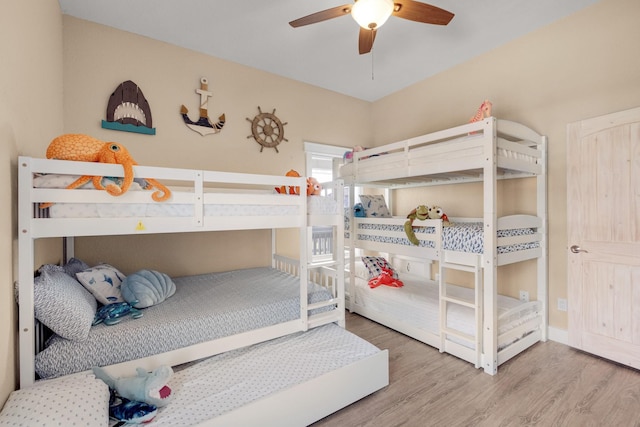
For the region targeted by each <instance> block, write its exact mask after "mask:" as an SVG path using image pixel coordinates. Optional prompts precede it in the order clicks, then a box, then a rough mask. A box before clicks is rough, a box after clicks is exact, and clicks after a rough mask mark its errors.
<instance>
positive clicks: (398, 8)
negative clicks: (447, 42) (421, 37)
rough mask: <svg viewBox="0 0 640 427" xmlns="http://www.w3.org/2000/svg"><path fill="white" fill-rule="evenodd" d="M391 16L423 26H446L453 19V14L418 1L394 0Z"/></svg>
mask: <svg viewBox="0 0 640 427" xmlns="http://www.w3.org/2000/svg"><path fill="white" fill-rule="evenodd" d="M393 16H397V17H398V18H403V19H408V20H409V21H416V22H423V23H425V24H435V25H447V24H448V23H449V22H450V21H451V20H452V19H453V17H454V14H453V13H451V12H449V11H446V10H444V9H440V8H439V7H435V6H431V5H430V4H426V3H420V2H418V1H413V0H395V1H394V8H393Z"/></svg>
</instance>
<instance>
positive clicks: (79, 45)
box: [64, 16, 372, 275]
mask: <svg viewBox="0 0 640 427" xmlns="http://www.w3.org/2000/svg"><path fill="white" fill-rule="evenodd" d="M64 66H65V69H64V82H65V86H64V91H65V103H64V116H65V131H66V132H81V133H87V134H90V135H93V136H95V137H97V138H100V139H104V140H115V141H118V142H121V143H123V144H125V145H126V146H127V148H128V149H129V151H131V153H132V155H133V157H134V158H135V159H136V160H137V162H138V163H140V164H145V165H154V166H171V167H184V168H202V169H209V170H223V171H234V172H255V173H265V174H278V175H279V174H282V175H284V174H285V172H287V171H288V170H289V169H292V168H293V169H296V170H298V171H299V172H300V173H304V165H305V159H304V152H303V141H313V142H321V143H328V144H335V145H342V146H346V147H350V146H353V145H355V144H364V143H367V142H370V141H371V138H372V137H371V131H370V111H371V107H370V104H369V103H368V102H364V101H360V100H356V99H355V98H349V97H345V96H343V95H339V94H337V93H334V92H330V91H326V90H323V89H319V88H316V87H313V86H309V85H306V84H303V83H298V82H294V81H292V80H288V79H285V78H282V77H278V76H275V75H272V74H269V73H265V72H262V71H259V70H256V69H253V68H249V67H245V66H242V65H238V64H234V63H231V62H228V61H224V60H221V59H218V58H213V57H211V56H207V55H203V54H200V53H196V52H193V51H190V50H187V49H183V48H179V47H176V46H172V45H169V44H165V43H162V42H159V41H155V40H151V39H148V38H145V37H140V36H137V35H134V34H131V33H127V32H123V31H118V30H115V29H112V28H109V27H105V26H102V25H97V24H94V23H90V22H87V21H83V20H79V19H76V18H72V17H68V16H65V17H64ZM201 77H207V78H208V80H209V91H211V92H213V97H212V98H210V99H209V105H208V107H209V116H210V117H211V118H212V119H213V120H217V117H218V116H219V115H220V114H222V113H225V115H226V119H227V122H226V124H225V126H224V128H223V129H222V131H221V132H220V133H219V134H216V135H208V136H206V137H203V136H201V135H199V134H198V133H195V132H193V131H191V130H190V129H188V128H187V127H186V126H185V124H184V122H183V121H182V117H181V116H180V114H179V111H180V105H181V104H185V106H187V108H189V111H190V116H191V118H192V119H196V117H197V112H198V109H197V108H198V106H199V102H200V96H199V95H197V94H196V93H195V90H196V89H197V88H199V87H200V86H199V85H200V78H201ZM125 80H132V81H133V82H135V83H136V84H138V86H139V87H140V88H141V89H142V91H143V92H144V95H145V97H146V98H147V100H148V101H149V103H150V105H151V111H152V116H153V123H154V127H156V130H157V134H156V135H155V136H148V135H140V134H133V133H127V132H117V131H112V130H105V129H102V128H101V127H100V121H101V120H102V119H104V118H105V111H106V107H107V101H108V98H109V95H110V94H111V92H112V91H113V90H114V89H115V88H116V86H118V84H120V83H121V82H123V81H125ZM258 107H261V108H262V111H264V112H272V111H273V109H275V110H276V115H277V116H278V117H279V118H280V120H281V121H282V122H283V123H284V122H286V123H287V124H286V125H285V126H284V137H285V138H286V139H288V141H286V142H282V143H281V144H280V146H279V147H278V149H279V153H277V152H276V151H275V150H273V149H266V148H265V149H264V151H263V152H262V153H261V152H260V146H259V145H258V144H257V143H256V142H255V141H254V140H253V139H252V138H251V139H248V138H247V136H248V135H250V134H251V124H250V123H249V122H248V121H247V120H246V119H247V118H253V117H254V116H255V115H256V114H258ZM78 240H79V241H78V245H77V252H78V255H79V256H80V257H82V258H84V259H86V260H87V262H89V263H92V262H97V261H107V262H113V263H114V264H115V265H117V266H120V267H121V268H122V269H123V272H125V273H129V272H132V271H131V270H133V269H139V268H143V266H144V268H157V269H162V271H166V272H167V273H168V274H173V275H180V274H187V273H198V272H206V271H215V270H220V269H228V268H240V267H244V266H249V265H255V264H256V263H258V264H263V265H264V264H266V263H268V262H269V258H268V253H269V252H268V249H269V247H270V246H269V245H270V239H269V235H268V233H265V232H241V233H209V234H200V235H195V234H192V235H170V236H145V237H143V238H139V237H138V236H136V237H113V238H109V239H102V238H101V239H95V238H94V239H91V238H86V239H78ZM284 240H285V239H280V241H282V242H283V245H284ZM125 246H126V247H127V248H130V247H134V248H135V250H134V251H131V250H122V249H121V248H122V247H125ZM286 246H287V247H285V248H284V252H285V253H287V254H288V255H293V252H295V253H297V244H295V245H292V246H290V245H286ZM265 249H267V250H266V251H265ZM180 255H187V256H186V257H185V256H182V257H180ZM168 261H170V262H168Z"/></svg>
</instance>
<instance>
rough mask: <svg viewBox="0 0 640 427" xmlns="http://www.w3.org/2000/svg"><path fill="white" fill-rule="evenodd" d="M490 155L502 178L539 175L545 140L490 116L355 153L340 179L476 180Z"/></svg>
mask: <svg viewBox="0 0 640 427" xmlns="http://www.w3.org/2000/svg"><path fill="white" fill-rule="evenodd" d="M494 135H497V137H496V138H495V139H494ZM489 155H491V157H490V158H494V159H495V165H496V166H497V169H498V174H499V175H502V176H504V177H511V176H514V177H520V176H531V175H541V174H544V173H545V167H544V162H545V157H546V137H543V136H542V135H539V134H538V133H537V132H535V131H533V130H531V129H529V128H527V127H526V126H524V125H522V124H519V123H515V122H510V121H508V120H497V119H495V118H493V117H490V118H488V119H485V120H482V121H479V122H475V123H469V124H466V125H462V126H457V127H454V128H450V129H445V130H442V131H439V132H433V133H430V134H426V135H421V136H417V137H414V138H409V139H407V140H403V141H398V142H393V143H390V144H385V145H381V146H378V147H373V148H370V149H367V150H364V151H359V152H354V153H353V155H352V159H351V160H350V161H349V160H348V163H345V164H344V165H342V167H340V169H339V176H340V177H341V178H344V179H345V180H347V181H348V182H356V183H362V184H364V183H375V184H378V185H384V186H388V187H404V186H415V185H418V184H420V185H429V184H442V183H457V182H467V181H478V180H479V179H482V176H483V170H484V168H485V167H486V166H487V162H486V158H487V156H489Z"/></svg>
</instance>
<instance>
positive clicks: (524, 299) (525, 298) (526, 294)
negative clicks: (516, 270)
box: [520, 291, 529, 302]
mask: <svg viewBox="0 0 640 427" xmlns="http://www.w3.org/2000/svg"><path fill="white" fill-rule="evenodd" d="M520 301H522V302H528V301H529V292H527V291H520Z"/></svg>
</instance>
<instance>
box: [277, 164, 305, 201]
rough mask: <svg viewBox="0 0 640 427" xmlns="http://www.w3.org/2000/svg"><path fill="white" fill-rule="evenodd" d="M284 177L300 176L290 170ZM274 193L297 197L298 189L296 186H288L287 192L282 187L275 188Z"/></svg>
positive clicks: (285, 188) (284, 187)
mask: <svg viewBox="0 0 640 427" xmlns="http://www.w3.org/2000/svg"><path fill="white" fill-rule="evenodd" d="M285 176H292V177H296V178H299V177H300V174H299V173H298V172H297V171H295V170H293V169H291V170H290V171H289V172H287V173H286V174H285ZM276 191H277V192H278V193H279V194H297V195H300V187H298V186H295V187H294V186H289V191H288V192H287V187H286V186H284V185H282V186H280V187H276Z"/></svg>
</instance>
